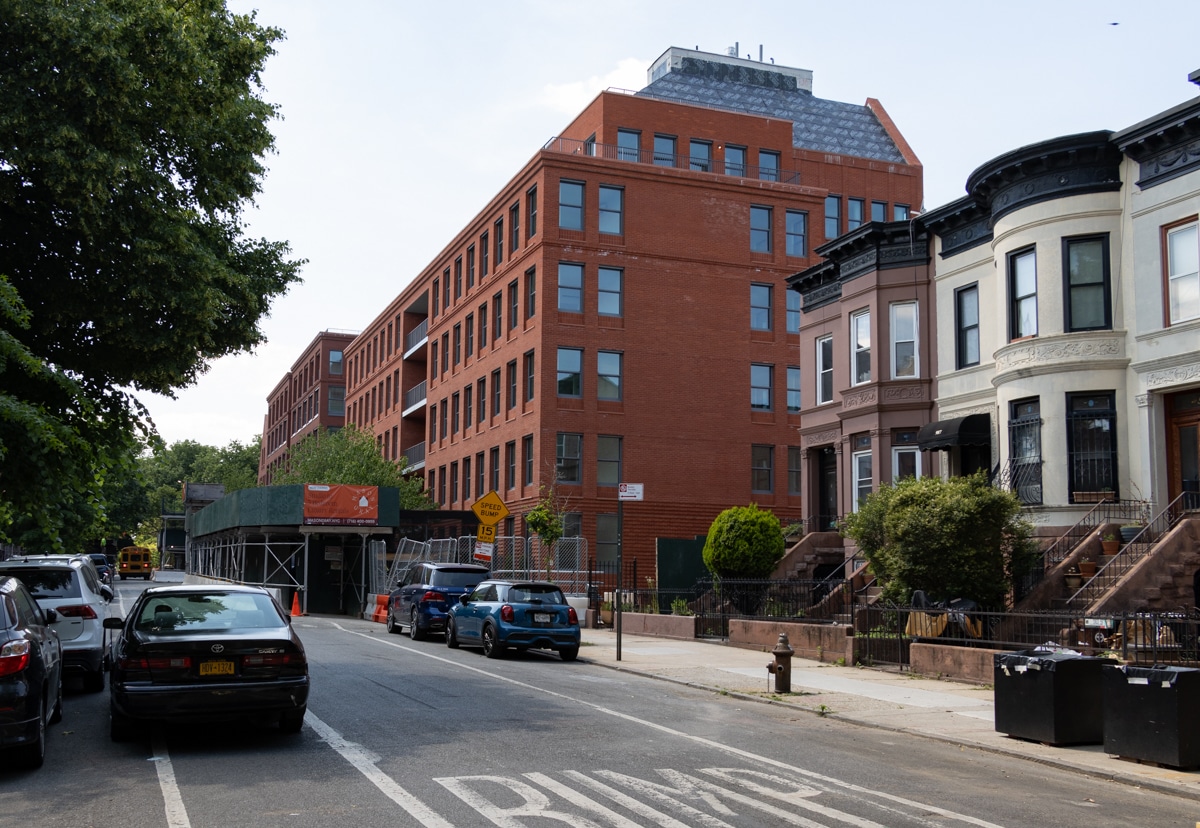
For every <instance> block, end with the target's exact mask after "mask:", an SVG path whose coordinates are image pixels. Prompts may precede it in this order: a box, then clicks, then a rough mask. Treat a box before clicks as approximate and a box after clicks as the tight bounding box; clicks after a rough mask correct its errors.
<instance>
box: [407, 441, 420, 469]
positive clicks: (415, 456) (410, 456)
mask: <svg viewBox="0 0 1200 828" xmlns="http://www.w3.org/2000/svg"><path fill="white" fill-rule="evenodd" d="M404 459H405V460H407V461H408V467H409V468H410V469H413V468H416V467H417V466H423V465H425V444H424V443H417V444H416V445H415V446H409V447H408V448H406V449H405V450H404Z"/></svg>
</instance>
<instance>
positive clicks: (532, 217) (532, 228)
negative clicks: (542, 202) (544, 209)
mask: <svg viewBox="0 0 1200 828" xmlns="http://www.w3.org/2000/svg"><path fill="white" fill-rule="evenodd" d="M525 215H526V216H528V217H529V230H528V232H529V238H531V239H532V238H533V237H534V236H536V235H537V187H534V188H533V189H531V190H530V191H529V192H528V193H526V194H525Z"/></svg>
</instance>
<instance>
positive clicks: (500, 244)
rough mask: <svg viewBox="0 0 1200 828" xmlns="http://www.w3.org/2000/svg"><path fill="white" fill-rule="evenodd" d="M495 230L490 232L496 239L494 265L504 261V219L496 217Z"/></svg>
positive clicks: (497, 265)
mask: <svg viewBox="0 0 1200 828" xmlns="http://www.w3.org/2000/svg"><path fill="white" fill-rule="evenodd" d="M494 229H495V232H494V233H493V234H492V235H493V236H494V237H495V239H496V267H499V266H500V263H501V262H503V261H504V219H502V218H501V219H496V226H495V228H494Z"/></svg>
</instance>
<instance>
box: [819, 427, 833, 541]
mask: <svg viewBox="0 0 1200 828" xmlns="http://www.w3.org/2000/svg"><path fill="white" fill-rule="evenodd" d="M837 519H838V479H837V452H835V451H834V450H833V446H826V447H824V448H821V449H818V450H817V527H816V528H817V531H821V532H823V531H826V530H828V529H830V528H832V527H833V525H834V524H835V523H836V522H837Z"/></svg>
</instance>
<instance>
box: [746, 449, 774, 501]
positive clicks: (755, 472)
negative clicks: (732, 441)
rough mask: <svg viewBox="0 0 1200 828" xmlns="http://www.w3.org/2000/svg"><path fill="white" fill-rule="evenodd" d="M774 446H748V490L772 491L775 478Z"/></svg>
mask: <svg viewBox="0 0 1200 828" xmlns="http://www.w3.org/2000/svg"><path fill="white" fill-rule="evenodd" d="M774 467H775V447H774V446H751V447H750V491H752V492H766V493H769V492H773V491H774V490H775V487H774V485H773V483H774V480H775V468H774Z"/></svg>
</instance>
